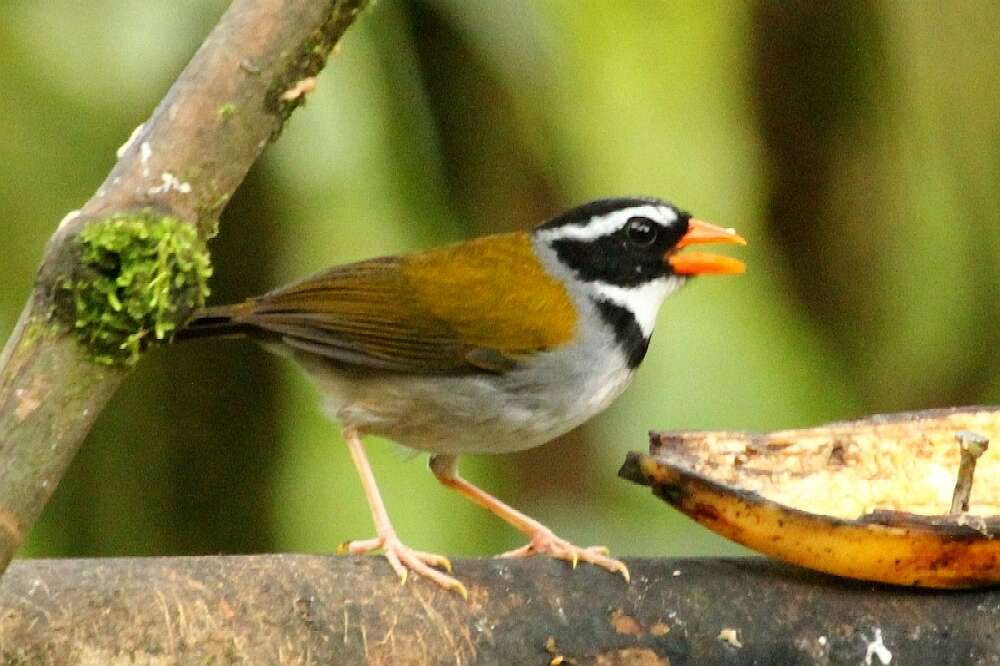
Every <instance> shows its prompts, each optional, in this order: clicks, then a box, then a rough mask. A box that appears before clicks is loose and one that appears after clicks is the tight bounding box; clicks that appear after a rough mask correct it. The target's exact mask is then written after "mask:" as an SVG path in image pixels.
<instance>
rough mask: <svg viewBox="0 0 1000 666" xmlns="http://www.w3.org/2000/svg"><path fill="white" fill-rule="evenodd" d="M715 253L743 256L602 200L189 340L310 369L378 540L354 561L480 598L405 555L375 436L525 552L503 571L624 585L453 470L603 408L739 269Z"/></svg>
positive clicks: (722, 234)
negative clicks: (416, 462)
mask: <svg viewBox="0 0 1000 666" xmlns="http://www.w3.org/2000/svg"><path fill="white" fill-rule="evenodd" d="M702 243H733V244H739V245H745V244H746V241H745V240H744V239H743V237H741V236H740V235H739V234H737V233H736V232H735V230H734V229H731V228H722V227H719V226H715V225H713V224H710V223H707V222H704V221H702V220H699V219H696V218H694V217H692V216H691V215H690V214H689V213H687V212H685V211H684V210H682V209H680V208H678V207H676V206H674V205H673V204H671V203H668V202H666V201H663V200H661V199H658V198H654V197H617V198H607V199H598V200H595V201H591V202H590V203H586V204H583V205H581V206H577V207H575V208H572V209H569V210H567V211H566V212H564V213H562V214H560V215H557V216H555V217H553V218H551V219H549V220H547V221H545V222H543V223H542V224H540V225H539V226H537V227H536V228H534V229H533V230H532V231H524V232H513V233H500V234H493V235H487V236H481V237H478V238H473V239H471V240H466V241H463V242H458V243H453V244H450V245H445V246H441V247H436V248H431V249H427V250H422V251H417V252H414V253H410V254H402V255H396V256H387V257H381V258H376V259H369V260H365V261H359V262H356V263H350V264H346V265H340V266H335V267H333V268H329V269H327V270H325V271H323V272H320V273H318V274H316V275H313V276H311V277H307V278H305V279H303V280H301V281H298V282H295V283H293V284H290V285H288V286H286V287H282V288H279V289H276V290H274V291H271V292H269V293H267V294H264V295H262V296H258V297H254V298H249V299H247V300H246V301H244V302H241V303H236V304H231V305H221V306H210V307H205V308H202V309H199V310H196V311H195V312H194V313H193V315H192V316H191V318H190V319H189V321H188V322H187V323H186V324H185V326H184V327H183V328H182V330H181V331H180V332H179V333H178V336H177V337H179V338H200V337H216V336H227V337H231V336H246V337H249V338H251V339H254V340H256V341H258V342H260V343H261V344H263V345H264V346H265V347H266V348H268V349H271V350H273V351H276V352H277V353H279V354H282V355H284V356H287V357H290V358H292V359H293V360H294V361H297V362H298V363H299V364H300V365H301V366H302V367H303V368H305V370H306V371H307V372H308V373H309V374H310V375H312V377H313V378H314V379H315V381H316V383H317V384H318V386H319V389H320V391H321V393H322V394H323V395H324V396H325V407H326V409H327V412H328V413H329V415H330V416H331V417H332V418H333V419H334V420H336V421H337V422H339V423H340V425H341V428H342V435H343V439H344V441H345V443H346V445H347V448H348V450H349V452H350V455H351V459H352V461H353V464H354V466H355V468H356V471H357V473H358V476H359V478H360V481H361V485H362V487H363V489H364V493H365V496H366V499H367V502H368V505H369V509H370V511H371V514H372V520H373V522H374V526H375V536H374V537H373V538H370V539H364V540H356V541H351V542H347V543H345V544H344V545H343V546H342V547H341V548H340V549H339V552H341V553H350V554H364V553H370V552H374V551H379V550H380V551H381V552H382V554H383V555H384V556H385V557H386V559H388V561H389V563H390V565H391V567H392V569H393V570H394V571H395V572H396V574H397V575H398V576H399V578H400V579H401V581H402V582H404V583H405V582H406V579H407V575H408V573H409V572H411V571H412V572H413V573H415V574H418V575H420V576H423V577H425V578H427V579H429V580H431V581H433V582H435V583H437V584H438V585H440V586H442V587H444V588H445V589H448V590H453V591H455V592H458V593H459V594H461V595H462V596H464V597H467V590H466V588H465V586H464V585H463V583H461V581H459V580H458V579H457V578H455V577H453V576H452V575H450V574H451V573H452V567H451V563H450V561H449V560H448V559H447V558H446V557H444V556H442V555H437V554H434V553H428V552H423V551H419V550H415V549H413V548H411V547H410V546H408V545H406V544H404V543H403V542H402V541H400V539H399V537H398V535H397V533H396V530H395V528H394V526H393V523H392V521H391V520H390V518H389V514H388V511H387V509H386V506H385V504H384V503H383V501H382V498H381V495H380V493H379V490H378V485H377V484H376V480H375V475H374V473H373V471H372V468H371V465H370V464H369V462H368V458H367V456H366V453H365V448H364V445H363V443H362V437H363V436H364V435H378V436H382V437H385V438H388V439H390V440H393V441H394V442H396V443H397V444H399V445H402V446H403V447H405V448H407V449H412V450H414V451H417V452H426V453H428V454H430V456H429V465H428V466H429V468H430V470H431V472H433V474H434V476H436V477H437V479H438V480H439V481H440V482H441V483H442V484H444V485H445V486H447V487H449V488H451V489H453V490H455V491H457V492H458V493H459V494H461V495H463V496H465V497H466V498H468V499H469V500H471V501H472V502H474V503H476V504H478V505H480V506H481V507H483V508H485V509H487V510H488V511H490V512H492V513H493V514H495V515H496V516H498V517H500V518H501V519H503V520H504V521H506V522H507V523H509V524H510V525H512V526H513V527H514V528H516V529H517V530H518V531H520V532H521V533H523V534H524V536H525V537H526V538H527V539H528V542H527V543H526V545H524V546H523V547H521V548H518V549H515V550H513V551H510V552H507V553H504V554H503V555H501V556H505V557H526V556H530V555H535V554H540V553H545V554H548V555H550V556H552V557H554V558H557V559H561V560H565V561H568V562H571V563H572V565H573V566H574V567H575V566H576V565H577V563H578V562H580V561H584V562H588V563H591V564H594V565H597V566H600V567H603V568H605V569H608V570H609V571H612V572H618V573H620V574H621V575H623V576H624V577H625V579H626V580H628V579H629V572H628V568H627V567H626V566H625V564H624V563H623V562H621V561H620V560H617V559H613V558H611V557H610V556H609V554H608V551H607V549H606V548H604V547H601V546H591V547H586V548H584V547H579V546H576V545H573V544H572V543H570V542H569V541H567V540H565V539H562V538H561V537H558V536H556V535H555V534H554V533H553V532H552V531H551V530H550V529H549V528H548V527H546V526H545V525H543V524H542V523H541V522H539V521H537V520H535V519H533V518H531V517H529V516H528V515H526V514H524V513H522V512H520V511H518V510H517V509H514V508H513V507H511V506H510V505H508V504H506V503H505V502H503V501H501V500H499V499H498V498H496V497H494V496H493V495H491V494H489V493H487V492H486V491H485V490H482V489H480V488H479V487H478V486H475V485H473V484H472V483H470V482H468V481H466V480H465V479H464V478H462V477H461V476H460V475H459V473H458V456H460V455H466V454H502V453H510V452H515V451H520V450H524V449H528V448H532V447H536V446H539V445H541V444H544V443H546V442H548V441H551V440H552V439H554V438H556V437H558V436H559V435H562V434H564V433H566V432H568V431H570V430H572V429H573V428H575V427H576V426H578V425H580V424H582V423H584V422H585V421H587V420H589V419H590V418H591V417H593V416H595V415H597V414H598V413H600V412H601V411H603V410H604V409H605V408H607V407H608V406H609V405H610V404H611V403H612V402H613V401H614V400H615V399H616V398H617V397H618V396H619V395H621V393H622V392H623V391H624V390H625V388H626V387H627V386H628V384H629V383H630V381H631V380H632V378H633V376H634V375H635V372H636V370H637V368H638V367H639V365H640V363H641V362H642V360H643V358H644V357H645V356H646V351H647V349H648V347H649V344H650V338H651V336H652V333H653V328H654V324H655V322H656V318H657V314H658V312H659V309H660V305H661V304H662V303H663V301H664V299H665V298H666V297H667V296H668V295H669V294H671V293H673V292H674V291H676V290H677V289H678V288H680V287H681V286H682V285H683V284H684V283H685V282H687V281H688V280H689V279H690V278H692V277H694V276H698V275H704V274H735V273H742V272H743V271H744V270H745V265H744V263H743V262H741V261H739V260H737V259H735V258H732V257H727V256H721V255H715V254H708V253H702V252H691V251H688V252H685V253H679V251H680V250H682V249H683V248H685V247H687V246H689V245H694V244H702Z"/></svg>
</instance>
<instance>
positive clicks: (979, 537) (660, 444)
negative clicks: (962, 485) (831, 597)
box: [619, 407, 1000, 588]
mask: <svg viewBox="0 0 1000 666" xmlns="http://www.w3.org/2000/svg"><path fill="white" fill-rule="evenodd" d="M961 431H973V432H975V433H978V434H981V435H983V436H985V437H987V438H989V439H990V440H992V442H993V443H994V446H993V448H991V449H987V451H986V453H985V454H984V455H983V456H982V457H981V458H980V459H979V461H978V465H977V467H976V471H975V480H974V484H973V487H972V493H971V497H970V502H969V512H967V513H957V514H950V513H949V511H950V508H951V500H952V493H953V491H954V488H955V482H956V476H957V472H958V468H959V462H960V458H961V453H960V448H959V445H958V443H957V442H956V439H955V436H956V433H958V432H961ZM619 475H620V476H622V477H623V478H626V479H629V480H631V481H634V482H636V483H640V484H644V485H649V486H651V487H652V489H653V492H654V493H655V494H656V495H657V496H659V497H660V498H662V499H663V500H665V501H666V502H668V503H669V504H671V505H673V506H674V507H676V508H677V509H678V510H680V511H681V512H683V513H684V514H686V515H687V516H689V517H690V518H692V519H694V520H696V521H697V522H699V523H701V524H702V525H704V526H705V527H708V528H709V529H711V530H714V531H715V532H718V533H719V534H721V535H723V536H725V537H727V538H729V539H732V540H733V541H736V542H737V543H740V544H743V545H745V546H747V547H749V548H752V549H754V550H757V551H759V552H761V553H764V554H767V555H771V556H773V557H777V558H779V559H782V560H786V561H788V562H792V563H794V564H798V565H801V566H804V567H808V568H811V569H816V570H819V571H824V572H827V573H831V574H835V575H838V576H846V577H850V578H857V579H863V580H871V581H880V582H884V583H893V584H897V585H912V586H919V587H933V588H962V587H974V586H980V585H991V584H997V583H1000V408H998V407H967V408H957V409H949V410H934V411H926V412H910V413H903V414H894V415H883V416H875V417H872V418H869V419H865V420H861V421H851V422H841V423H833V424H829V425H825V426H821V427H817V428H809V429H802V430H785V431H780V432H774V433H769V434H764V435H754V434H748V433H738V432H679V433H651V446H650V453H649V455H646V454H640V453H630V454H629V455H628V458H627V459H626V461H625V464H624V465H623V466H622V469H621V471H620V472H619Z"/></svg>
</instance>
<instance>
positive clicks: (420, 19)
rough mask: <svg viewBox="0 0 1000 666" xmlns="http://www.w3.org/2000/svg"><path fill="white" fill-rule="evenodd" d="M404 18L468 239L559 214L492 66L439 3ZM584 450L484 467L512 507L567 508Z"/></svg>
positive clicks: (584, 434) (587, 464)
mask: <svg viewBox="0 0 1000 666" xmlns="http://www.w3.org/2000/svg"><path fill="white" fill-rule="evenodd" d="M408 10H409V11H408V15H409V20H410V25H411V29H412V31H413V35H414V40H415V42H416V45H417V55H418V58H419V64H420V73H421V77H422V78H423V81H424V85H425V86H426V88H427V93H428V99H429V101H430V103H431V107H432V110H433V113H434V121H435V123H436V125H437V130H438V139H439V141H440V145H441V152H442V154H443V157H444V163H445V165H446V167H447V171H446V176H447V179H448V181H447V185H448V194H449V201H450V202H451V203H452V205H453V206H454V211H455V213H456V215H458V216H459V218H460V219H461V221H462V223H463V224H464V226H465V228H466V230H467V233H468V234H469V235H476V234H487V233H498V232H504V231H514V230H526V229H530V228H531V227H533V226H534V225H535V224H537V223H540V222H541V221H542V220H544V219H546V218H548V217H550V216H552V215H554V214H555V213H557V212H559V210H560V209H561V208H563V205H564V202H563V198H564V197H562V196H561V195H560V192H559V191H558V188H557V185H556V183H555V182H553V180H552V179H551V178H550V177H549V176H548V174H547V173H546V170H545V166H544V164H543V163H542V160H543V157H544V156H543V155H540V154H539V147H538V146H531V145H529V144H528V141H527V138H526V137H525V131H524V127H523V125H522V124H521V121H522V120H523V119H521V118H519V117H518V110H517V108H516V101H515V99H514V93H513V91H511V89H510V87H509V85H506V84H505V82H504V81H503V80H502V78H501V76H500V73H499V72H497V71H496V68H495V64H494V63H492V62H490V60H489V59H488V58H487V57H486V55H485V54H484V53H483V52H482V51H481V50H480V49H478V48H477V46H476V44H475V43H474V42H473V41H472V40H471V38H470V37H471V36H470V35H469V33H468V31H463V30H461V29H460V28H459V27H458V26H456V25H454V24H453V23H452V20H451V17H450V16H449V15H448V13H447V12H446V11H444V6H443V5H442V3H437V2H433V1H428V0H411V1H410V2H409V3H408ZM533 148H534V149H533ZM592 445H596V442H594V439H593V437H591V436H589V435H588V429H587V428H586V427H583V428H578V429H576V430H574V431H573V432H571V433H568V434H566V435H563V436H562V437H560V438H558V439H557V440H556V441H555V442H552V443H551V444H549V445H547V446H544V447H538V448H534V449H529V450H527V451H522V452H519V453H516V454H513V455H510V456H503V457H499V458H493V459H491V460H490V461H489V464H490V465H491V466H493V467H495V468H497V469H498V470H499V471H501V472H502V474H503V476H504V477H505V478H507V479H510V480H511V481H510V484H511V486H513V487H516V488H517V497H518V502H519V503H526V504H531V503H533V502H536V501H539V500H540V498H547V499H548V500H549V501H552V502H558V503H560V504H562V503H573V502H574V501H575V499H574V498H580V497H581V496H582V495H583V494H585V493H586V490H585V489H584V488H583V487H582V486H581V485H579V484H567V483H565V482H564V480H565V479H566V478H593V477H595V476H596V475H597V474H598V473H599V472H598V471H597V470H594V469H592V467H593V465H592V462H593V461H592V459H591V458H590V457H589V456H587V455H581V452H582V451H585V450H586V449H587V447H588V446H592ZM555 461H559V462H558V468H559V469H560V470H563V472H562V473H561V474H560V475H559V476H558V477H556V476H553V475H552V474H551V470H552V469H555V468H556V466H555ZM493 490H494V491H498V492H501V493H502V490H501V489H498V488H496V487H494V488H493Z"/></svg>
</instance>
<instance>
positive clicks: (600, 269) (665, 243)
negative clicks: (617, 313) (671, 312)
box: [534, 198, 691, 287]
mask: <svg viewBox="0 0 1000 666" xmlns="http://www.w3.org/2000/svg"><path fill="white" fill-rule="evenodd" d="M690 219H691V216H690V215H689V214H688V213H686V212H684V211H682V210H680V209H679V208H676V207H675V206H673V205H671V204H669V203H667V202H665V201H661V200H659V199H654V198H617V199H599V200H597V201H592V202H590V203H588V204H584V205H582V206H578V207H577V208H573V209H571V210H568V211H566V212H565V213H563V214H562V215H559V216H558V217H554V218H552V219H551V220H549V221H548V222H545V223H544V224H542V225H541V226H539V227H538V228H537V229H535V231H534V233H535V236H536V237H537V238H539V239H541V240H542V241H543V242H545V243H546V244H547V245H548V246H549V247H551V248H552V250H553V251H555V253H556V256H558V258H559V260H560V262H561V263H562V264H563V265H565V266H566V267H567V268H569V269H571V270H572V271H573V273H574V274H575V275H576V277H577V278H578V279H580V280H582V281H584V282H600V283H603V284H608V285H614V286H618V287H636V286H639V285H642V284H645V283H647V282H650V281H653V280H657V279H659V278H664V277H668V276H670V275H672V274H673V270H672V268H671V265H670V263H669V262H668V261H667V260H666V258H667V256H668V254H669V253H670V252H671V251H672V250H674V249H675V248H676V247H677V244H678V243H679V242H680V240H681V238H683V237H684V235H685V234H687V232H688V226H689V220H690Z"/></svg>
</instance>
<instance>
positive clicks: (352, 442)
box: [337, 428, 469, 599]
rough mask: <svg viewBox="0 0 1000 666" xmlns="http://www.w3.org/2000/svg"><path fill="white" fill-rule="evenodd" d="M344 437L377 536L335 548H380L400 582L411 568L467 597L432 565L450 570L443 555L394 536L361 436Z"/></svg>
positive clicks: (347, 432)
mask: <svg viewBox="0 0 1000 666" xmlns="http://www.w3.org/2000/svg"><path fill="white" fill-rule="evenodd" d="M344 440H345V441H346V442H347V449H348V451H350V452H351V459H352V460H353V461H354V467H355V468H357V470H358V476H359V477H360V478H361V485H362V486H363V487H364V489H365V497H367V498H368V506H369V507H370V508H371V512H372V520H373V521H374V522H375V533H376V535H377V536H376V537H375V538H373V539H365V540H363V541H349V542H347V543H345V544H343V545H342V546H341V547H340V548H338V549H337V552H338V553H341V554H344V553H350V554H352V555H359V554H362V553H368V552H371V551H373V550H378V549H381V550H382V553H383V554H384V555H385V558H386V559H387V560H389V564H390V565H392V568H393V570H395V572H396V574H397V575H398V576H399V578H400V581H401V582H403V583H405V582H406V577H407V572H408V571H413V572H414V573H417V574H419V575H421V576H424V577H425V578H429V579H430V580H432V581H434V582H435V583H437V584H438V585H440V586H441V587H443V588H445V589H446V590H454V591H456V592H458V593H459V594H461V595H462V597H464V598H466V599H468V598H469V593H468V592H467V591H466V589H465V586H464V585H462V583H460V582H459V581H458V580H456V579H455V578H452V577H451V576H446V575H444V574H443V573H441V572H440V571H437V570H436V569H432V568H431V567H441V568H443V569H445V570H446V571H449V572H450V571H451V562H449V561H448V558H446V557H444V556H442V555H435V554H433V553H425V552H422V551H419V550H414V549H412V548H410V547H409V546H406V545H404V544H403V543H402V542H401V541H400V540H399V537H398V536H396V530H395V528H393V526H392V522H391V521H390V520H389V514H388V513H387V512H386V510H385V504H384V503H383V502H382V496H381V495H380V494H379V491H378V485H377V484H376V483H375V475H374V474H372V468H371V465H369V464H368V456H366V455H365V449H364V445H363V444H362V443H361V437H360V436H359V435H358V433H357V431H356V430H354V429H353V428H345V429H344Z"/></svg>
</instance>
